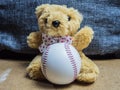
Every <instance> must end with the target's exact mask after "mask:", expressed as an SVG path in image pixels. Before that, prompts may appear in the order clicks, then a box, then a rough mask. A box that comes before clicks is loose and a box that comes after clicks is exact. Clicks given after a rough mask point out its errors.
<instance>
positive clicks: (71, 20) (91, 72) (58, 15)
mask: <svg viewBox="0 0 120 90" xmlns="http://www.w3.org/2000/svg"><path fill="white" fill-rule="evenodd" d="M35 14H36V16H37V19H38V26H39V29H40V31H37V32H32V33H30V34H29V36H28V37H27V43H28V46H29V47H31V48H35V49H38V48H39V47H40V46H41V48H42V49H40V51H41V52H43V51H44V49H45V48H46V47H47V45H50V44H53V43H58V42H60V40H61V39H60V37H66V38H67V37H71V38H69V39H72V45H73V46H74V47H75V48H76V49H77V51H78V52H79V55H80V57H81V60H82V65H81V70H80V73H79V75H78V77H77V78H76V80H77V81H79V82H84V83H93V82H94V81H95V80H96V78H97V77H98V74H99V69H98V67H97V65H96V64H95V63H94V62H93V61H92V60H90V59H89V58H88V57H87V56H85V54H84V53H83V52H82V51H83V49H85V48H87V47H88V45H89V44H90V42H91V41H92V39H93V34H94V32H93V30H92V28H91V27H88V26H84V27H83V28H81V29H80V30H78V29H79V28H80V24H81V22H82V20H83V16H82V14H81V13H79V12H78V11H77V10H75V9H74V8H67V7H66V6H65V5H54V4H52V5H49V4H43V5H40V6H38V7H37V8H36V11H35ZM46 37H48V39H44V38H46ZM54 38H58V40H52V39H54ZM65 40H66V39H65ZM49 41H50V42H49ZM44 42H47V43H48V44H47V45H44ZM62 42H64V40H63V41H62ZM26 71H27V74H28V76H29V77H30V78H32V79H37V80H44V79H45V77H44V75H43V74H42V71H41V54H40V55H37V56H36V57H35V58H34V59H33V60H32V62H31V63H30V64H29V66H28V67H27V69H26Z"/></svg>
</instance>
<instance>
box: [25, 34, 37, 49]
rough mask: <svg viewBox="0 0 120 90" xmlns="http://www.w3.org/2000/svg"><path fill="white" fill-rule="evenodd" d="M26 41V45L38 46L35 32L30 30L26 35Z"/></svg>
mask: <svg viewBox="0 0 120 90" xmlns="http://www.w3.org/2000/svg"><path fill="white" fill-rule="evenodd" d="M27 43H28V46H29V47H31V48H38V47H39V44H38V41H37V35H36V32H32V33H30V34H29V36H28V37H27Z"/></svg>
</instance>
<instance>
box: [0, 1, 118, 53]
mask: <svg viewBox="0 0 120 90" xmlns="http://www.w3.org/2000/svg"><path fill="white" fill-rule="evenodd" d="M44 3H49V4H60V5H63V4H64V5H67V6H68V7H74V8H76V9H78V10H79V11H80V12H81V13H82V14H83V16H84V19H83V22H82V25H81V26H82V27H83V26H84V25H88V26H91V27H92V28H93V29H94V32H95V36H94V39H93V41H92V43H91V44H90V46H89V47H88V48H87V49H85V50H84V52H85V53H86V54H87V55H103V54H109V53H117V54H120V0H0V50H11V51H14V52H19V53H31V54H32V53H33V54H35V53H37V51H36V50H33V49H31V48H29V47H28V46H27V43H26V37H27V35H28V34H29V33H30V32H32V31H37V30H38V25H37V19H36V16H35V14H34V12H35V8H36V6H38V5H41V4H44Z"/></svg>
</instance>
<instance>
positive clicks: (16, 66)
mask: <svg viewBox="0 0 120 90" xmlns="http://www.w3.org/2000/svg"><path fill="white" fill-rule="evenodd" d="M29 62H30V61H23V60H8V59H0V90H120V59H108V60H94V62H95V63H96V64H97V65H98V66H99V68H100V75H99V77H98V79H97V81H96V82H95V83H93V84H81V83H78V82H76V81H75V82H73V83H72V84H70V85H66V86H58V85H53V84H51V83H49V82H47V81H35V80H31V79H29V78H27V77H26V71H25V68H26V67H27V65H28V64H29Z"/></svg>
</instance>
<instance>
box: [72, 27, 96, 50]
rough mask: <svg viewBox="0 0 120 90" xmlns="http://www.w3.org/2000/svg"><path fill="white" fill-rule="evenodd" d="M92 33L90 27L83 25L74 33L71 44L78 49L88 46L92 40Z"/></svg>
mask: <svg viewBox="0 0 120 90" xmlns="http://www.w3.org/2000/svg"><path fill="white" fill-rule="evenodd" d="M93 33H94V32H93V30H92V28H90V27H88V26H85V27H84V28H82V29H81V30H80V31H79V32H78V33H76V34H75V36H74V37H73V43H72V45H73V46H74V47H75V48H76V49H77V50H78V51H82V50H83V49H85V48H86V47H88V45H89V44H90V42H91V41H92V38H93Z"/></svg>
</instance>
